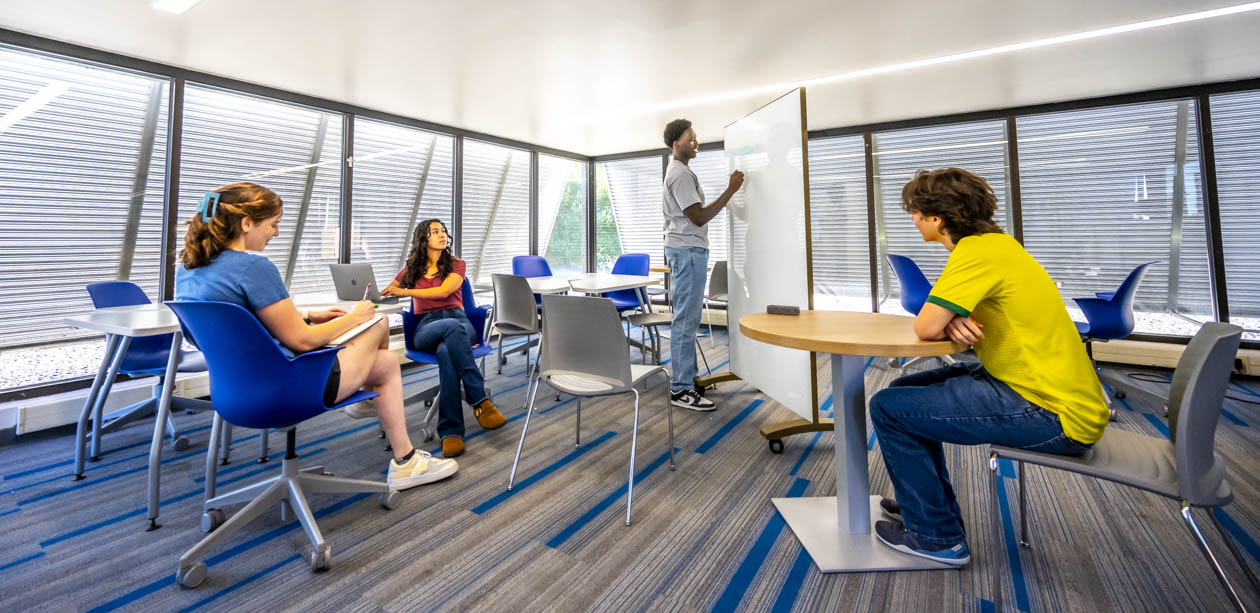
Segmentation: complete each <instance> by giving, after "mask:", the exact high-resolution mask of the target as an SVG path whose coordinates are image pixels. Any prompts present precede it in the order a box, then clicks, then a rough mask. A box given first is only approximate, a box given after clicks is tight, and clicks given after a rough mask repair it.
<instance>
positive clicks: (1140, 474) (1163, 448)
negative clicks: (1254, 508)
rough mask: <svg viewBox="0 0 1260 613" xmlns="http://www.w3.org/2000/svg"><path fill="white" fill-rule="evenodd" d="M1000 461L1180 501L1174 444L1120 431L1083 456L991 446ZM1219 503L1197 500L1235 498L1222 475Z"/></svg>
mask: <svg viewBox="0 0 1260 613" xmlns="http://www.w3.org/2000/svg"><path fill="white" fill-rule="evenodd" d="M989 449H990V450H991V451H992V452H994V453H996V454H997V455H998V457H1000V458H1006V459H1008V460H1014V461H1016V462H1027V463H1029V464H1037V465H1040V466H1048V467H1050V468H1057V469H1059V470H1066V471H1068V472H1074V473H1077V474H1081V475H1087V476H1090V477H1097V478H1099V479H1106V480H1107V481H1114V482H1116V483H1120V484H1123V485H1128V486H1130V487H1136V488H1138V489H1141V490H1146V491H1148V492H1152V493H1155V494H1159V495H1160V496H1166V497H1168V498H1173V499H1180V497H1181V496H1180V493H1179V491H1178V489H1177V457H1176V450H1175V448H1174V447H1173V443H1172V441H1169V440H1168V439H1165V438H1161V437H1154V436H1147V435H1145V434H1138V433H1135V432H1128V431H1125V430H1120V429H1117V428H1107V430H1106V431H1104V432H1103V437H1102V438H1101V439H1099V441H1098V442H1097V443H1094V448H1093V449H1091V450H1089V451H1087V452H1085V453H1084V454H1082V455H1079V456H1061V455H1054V454H1051V453H1040V452H1037V451H1028V450H1026V449H1016V448H1014V447H1004V446H1001V445H991V446H990V447H989ZM1216 496H1217V498H1218V501H1216V502H1212V501H1195V503H1196V504H1203V505H1211V506H1219V505H1223V504H1227V503H1229V501H1230V500H1232V499H1233V494H1232V492H1231V490H1230V487H1229V483H1228V482H1226V481H1225V479H1224V478H1223V475H1222V479H1221V484H1220V486H1219V487H1218V488H1217V490H1216Z"/></svg>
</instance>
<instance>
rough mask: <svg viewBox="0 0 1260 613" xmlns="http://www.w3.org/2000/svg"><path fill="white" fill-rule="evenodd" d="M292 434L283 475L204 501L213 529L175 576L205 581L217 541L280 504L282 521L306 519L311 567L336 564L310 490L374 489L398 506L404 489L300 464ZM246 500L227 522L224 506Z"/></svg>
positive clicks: (192, 582)
mask: <svg viewBox="0 0 1260 613" xmlns="http://www.w3.org/2000/svg"><path fill="white" fill-rule="evenodd" d="M222 423H223V422H222V420H220V419H216V420H215V422H214V425H213V426H212V430H213V431H212V432H211V435H210V437H211V445H210V449H211V450H212V452H211V453H210V454H209V456H210V457H208V458H207V461H208V462H209V463H213V462H214V461H215V458H214V457H213V456H214V455H215V454H214V453H213V450H214V449H215V447H216V445H215V444H214V443H215V442H216V441H218V435H219V434H220V429H221V427H222ZM287 434H288V437H287V441H286V446H285V457H284V463H283V466H282V468H281V471H280V475H278V476H276V477H273V478H271V479H267V480H265V481H262V482H260V483H255V484H253V485H249V486H246V487H243V488H241V489H238V490H235V491H232V492H229V493H227V494H223V495H222V496H214V497H212V498H209V499H208V500H206V501H205V505H204V509H205V512H204V514H203V515H202V519H201V525H202V529H203V530H207V531H209V532H210V534H209V535H207V536H206V537H205V538H203V539H201V542H200V543H197V544H196V545H195V546H194V547H193V548H192V549H189V550H188V551H187V552H185V553H184V555H183V556H181V557H180V559H179V570H178V571H177V572H176V575H175V580H176V582H177V583H179V584H180V585H181V586H183V587H186V588H194V587H197V586H198V585H201V582H202V581H204V580H205V578H206V574H207V573H208V572H209V571H208V568H207V567H206V564H205V562H202V561H201V560H200V558H202V557H203V556H204V555H205V553H206V552H207V551H209V550H210V549H211V548H213V547H214V546H215V545H218V544H219V543H220V542H222V541H223V540H225V539H226V538H227V537H229V536H231V535H232V534H233V533H234V532H237V531H239V530H240V529H241V528H243V527H244V526H245V525H246V524H248V523H249V522H251V521H253V520H254V519H255V518H257V517H258V516H260V515H262V514H263V513H265V512H266V511H267V510H268V509H269V508H271V507H273V506H274V505H277V504H279V505H280V507H281V520H282V521H289V520H290V519H292V517H293V516H295V515H296V518H297V520H298V521H299V522H301V524H302V529H303V530H305V531H306V536H307V538H309V539H310V541H311V547H312V551H311V556H310V559H311V570H312V571H314V572H319V571H324V570H328V568H329V567H330V566H331V565H332V549H331V548H330V547H329V546H328V543H326V542H325V541H324V536H323V534H321V533H320V531H319V526H318V525H317V524H316V523H315V515H314V514H313V513H312V512H311V507H310V504H309V503H307V501H306V494H307V493H308V492H310V493H328V494H357V493H361V492H375V493H379V494H380V505H381V506H382V507H384V508H386V509H393V508H395V507H397V506H398V503H399V502H400V500H401V495H400V494H399V493H398V492H391V491H390V490H389V485H388V484H385V483H380V482H375V481H360V480H357V479H343V478H339V477H333V476H330V475H325V474H323V469H322V468H321V467H313V468H308V469H299V468H298V456H297V451H296V448H297V441H296V439H297V436H296V434H297V432H296V430H295V429H289V431H288V433H287ZM207 495H208V496H213V486H210V485H209V480H207ZM246 500H248V501H249V504H246V505H245V507H244V508H242V509H241V510H240V511H237V513H236V515H233V516H232V518H231V519H229V520H227V522H226V523H223V511H222V510H221V507H223V506H224V505H228V504H234V503H238V502H242V501H246ZM220 524H222V525H220Z"/></svg>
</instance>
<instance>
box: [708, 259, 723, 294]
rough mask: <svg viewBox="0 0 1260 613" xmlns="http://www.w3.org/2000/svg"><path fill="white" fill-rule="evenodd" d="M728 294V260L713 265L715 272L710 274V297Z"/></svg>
mask: <svg viewBox="0 0 1260 613" xmlns="http://www.w3.org/2000/svg"><path fill="white" fill-rule="evenodd" d="M726 293H728V290H727V282H726V260H718V261H716V262H714V263H713V272H712V273H709V293H708V294H707V295H708V296H709V297H713V296H721V295H723V294H726Z"/></svg>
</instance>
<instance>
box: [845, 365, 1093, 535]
mask: <svg viewBox="0 0 1260 613" xmlns="http://www.w3.org/2000/svg"><path fill="white" fill-rule="evenodd" d="M870 410H871V423H872V424H873V425H874V426H875V433H876V436H878V437H879V447H880V451H881V452H882V453H883V454H884V465H885V466H887V468H888V477H889V479H891V480H892V484H893V490H894V492H895V493H896V496H897V502H898V503H899V504H900V505H901V517H902V520H903V521H904V522H905V524H906V529H907V530H909V531H910V533H911V534H913V535H914V536H915V537H917V538H918V539H919V540H920V541H924V542H928V543H936V544H940V545H955V544H957V543H960V542H962V540H963V532H962V526H961V525H960V524H959V521H958V520H959V518H961V517H962V512H961V511H960V510H959V508H958V499H957V497H955V496H954V489H953V487H951V486H950V483H949V471H948V470H947V469H946V468H945V453H944V450H943V445H942V443H952V444H955V445H983V444H997V445H1005V446H1007V447H1018V448H1020V449H1028V450H1031V451H1041V452H1046V453H1054V454H1058V455H1080V454H1081V453H1084V452H1085V451H1086V450H1088V449H1089V448H1090V447H1091V445H1086V444H1084V443H1078V442H1076V441H1074V440H1072V439H1070V438H1068V437H1067V435H1065V434H1063V426H1062V425H1060V424H1059V416H1058V415H1055V414H1054V413H1051V412H1050V411H1047V410H1045V409H1043V408H1041V407H1038V406H1036V405H1034V404H1032V403H1030V402H1028V401H1027V400H1024V398H1023V397H1022V396H1020V395H1019V394H1017V393H1016V392H1015V390H1012V389H1011V388H1010V386H1008V385H1006V384H1005V383H1002V382H1001V381H999V380H997V379H995V378H993V376H992V375H990V374H989V373H988V372H987V371H985V369H984V366H982V365H981V364H978V363H975V362H965V363H960V364H952V365H950V366H946V367H944V368H937V369H935V370H928V371H925V372H920V373H915V374H912V375H906V376H904V377H900V378H898V379H897V380H895V381H893V382H892V384H891V385H889V387H888V388H887V389H884V390H881V391H880V392H879V393H877V394H875V395H874V396H873V397H872V398H871V402H870Z"/></svg>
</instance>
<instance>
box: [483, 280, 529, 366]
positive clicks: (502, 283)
mask: <svg viewBox="0 0 1260 613" xmlns="http://www.w3.org/2000/svg"><path fill="white" fill-rule="evenodd" d="M490 279H491V281H492V282H493V283H494V323H492V324H491V325H490V329H491V330H492V331H493V332H494V333H497V334H498V335H499V348H498V370H499V374H503V365H504V364H505V363H507V358H505V357H504V355H503V339H505V338H510V337H513V336H532V335H534V334H539V335H541V334H542V327H541V326H540V325H539V323H540V322H539V320H538V303H536V302H534V292H533V291H531V290H530V289H529V281H528V280H527V279H526V278H525V277H522V276H519V275H505V274H499V273H495V274H493V275H490ZM531 346H532V345H531V344H530V343H529V342H526V343H525V344H523V345H521V347H520V348H517V349H513V350H511V351H509V352H508V353H509V354H510V353H512V352H513V351H523V352H524V353H525V365H526V366H529V348H530V347H531Z"/></svg>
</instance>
